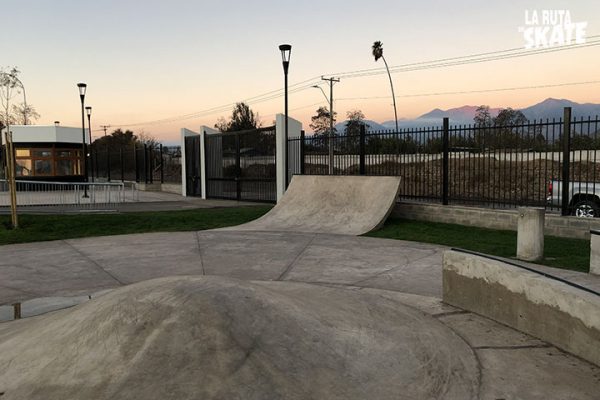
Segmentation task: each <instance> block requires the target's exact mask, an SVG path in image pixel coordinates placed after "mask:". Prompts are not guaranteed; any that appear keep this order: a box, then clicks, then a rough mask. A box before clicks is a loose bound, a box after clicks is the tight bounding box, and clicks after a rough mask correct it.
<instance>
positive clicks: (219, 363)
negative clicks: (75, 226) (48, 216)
mask: <svg viewBox="0 0 600 400" xmlns="http://www.w3.org/2000/svg"><path fill="white" fill-rule="evenodd" d="M479 380H480V376H479V372H478V368H477V363H476V360H475V357H474V356H473V353H472V352H471V350H470V348H469V347H468V346H467V345H466V344H465V342H463V341H462V339H460V338H459V337H458V336H456V335H455V334H454V333H453V332H452V331H450V330H449V329H448V328H446V327H445V326H444V325H442V324H441V323H440V322H438V321H437V320H435V319H434V318H432V317H430V316H426V315H425V314H423V313H421V312H418V311H416V310H414V309H412V308H410V307H408V306H406V305H404V304H402V303H400V302H398V301H394V300H391V299H386V298H383V297H382V296H378V295H374V294H369V293H364V292H362V291H357V290H348V289H340V288H330V287H324V286H317V285H308V284H301V283H289V282H260V283H259V282H244V281H238V280H232V279H225V278H218V277H200V276H198V277H189V276H188V277H177V278H161V279H157V280H152V281H145V282H142V283H138V284H134V285H131V286H127V287H124V288H121V289H117V290H114V291H113V292H110V293H109V294H106V295H104V296H102V297H99V298H97V299H95V300H91V301H89V302H87V303H85V304H82V305H80V306H77V307H74V308H71V309H68V310H62V311H58V312H55V313H51V314H47V315H44V316H40V317H33V318H29V319H25V320H20V321H15V322H9V323H3V324H0V392H3V393H4V394H3V395H2V396H0V397H1V398H2V400H5V399H31V400H35V399H44V400H58V399H60V400H65V399H129V400H131V399H144V400H152V399H161V400H162V399H167V398H169V399H246V400H252V399H333V400H335V399H344V400H348V399H361V400H363V399H366V398H370V399H450V398H452V399H474V398H476V397H477V388H478V384H479Z"/></svg>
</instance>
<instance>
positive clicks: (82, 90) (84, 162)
mask: <svg viewBox="0 0 600 400" xmlns="http://www.w3.org/2000/svg"><path fill="white" fill-rule="evenodd" d="M77 87H78V88H79V98H80V99H81V150H82V153H81V165H82V168H83V176H84V182H85V183H87V181H88V176H87V160H86V159H87V156H86V154H87V151H86V145H85V91H86V89H87V85H86V84H85V83H78V84H77ZM83 197H89V196H88V194H87V185H83Z"/></svg>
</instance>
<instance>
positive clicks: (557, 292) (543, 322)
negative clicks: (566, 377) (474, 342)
mask: <svg viewBox="0 0 600 400" xmlns="http://www.w3.org/2000/svg"><path fill="white" fill-rule="evenodd" d="M443 299H444V301H445V302H446V303H448V304H450V305H453V306H456V307H459V308H462V309H465V310H468V311H472V312H475V313H477V314H480V315H483V316H485V317H488V318H491V319H493V320H495V321H498V322H501V323H503V324H506V325H508V326H510V327H512V328H515V329H518V330H520V331H522V332H525V333H528V334H530V335H532V336H535V337H537V338H540V339H542V340H544V341H546V342H548V343H551V344H553V345H555V346H557V347H559V348H562V349H564V350H566V351H568V352H570V353H573V354H575V355H577V356H579V357H581V358H583V359H586V360H588V361H590V362H592V363H594V364H596V365H600V296H599V295H598V294H595V293H592V292H589V291H585V290H583V289H579V288H576V287H574V286H571V285H568V284H567V283H564V282H561V281H558V280H555V279H552V278H549V277H547V276H544V275H542V274H539V273H535V272H532V271H528V270H526V269H522V268H519V267H517V266H514V265H511V264H508V263H504V262H502V261H499V260H495V259H491V258H487V257H483V256H479V255H475V254H469V253H463V252H459V251H455V250H450V251H447V252H445V253H444V262H443Z"/></svg>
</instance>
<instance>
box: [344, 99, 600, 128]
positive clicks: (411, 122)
mask: <svg viewBox="0 0 600 400" xmlns="http://www.w3.org/2000/svg"><path fill="white" fill-rule="evenodd" d="M477 107H478V106H468V105H467V106H462V107H457V108H450V109H448V110H441V109H439V108H435V109H433V110H431V111H429V112H428V113H425V114H423V115H421V116H420V117H417V118H414V119H400V120H398V127H399V128H400V129H402V128H421V127H423V128H427V127H432V126H440V125H441V124H442V119H443V118H444V117H448V118H449V119H450V125H465V124H472V123H473V118H474V117H475V114H476V112H477ZM564 107H571V108H572V109H573V116H576V117H588V116H592V117H595V116H596V115H600V104H592V103H585V104H580V103H576V102H574V101H571V100H566V99H552V98H548V99H546V100H544V101H542V102H541V103H538V104H534V105H532V106H529V107H527V108H523V109H521V112H522V113H523V114H524V115H525V116H526V117H527V119H529V120H530V121H533V120H534V119H537V120H539V119H546V118H549V119H552V118H561V117H562V116H563V109H564ZM500 110H501V108H490V112H491V114H492V117H494V116H496V115H498V112H499V111H500ZM346 122H347V121H342V122H340V123H338V124H336V128H337V130H338V132H343V131H344V127H345V126H346ZM366 122H367V123H368V124H369V125H370V128H369V130H389V129H395V128H396V125H395V123H394V121H393V120H391V121H385V122H382V123H377V122H375V121H366Z"/></svg>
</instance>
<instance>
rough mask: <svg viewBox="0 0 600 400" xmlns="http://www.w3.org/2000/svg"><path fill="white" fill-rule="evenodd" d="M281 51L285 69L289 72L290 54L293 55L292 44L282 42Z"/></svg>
mask: <svg viewBox="0 0 600 400" xmlns="http://www.w3.org/2000/svg"><path fill="white" fill-rule="evenodd" d="M279 50H280V51H281V61H282V62H283V71H284V72H285V73H286V74H287V71H288V67H289V65H290V56H291V55H292V45H291V44H282V45H280V46H279Z"/></svg>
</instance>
